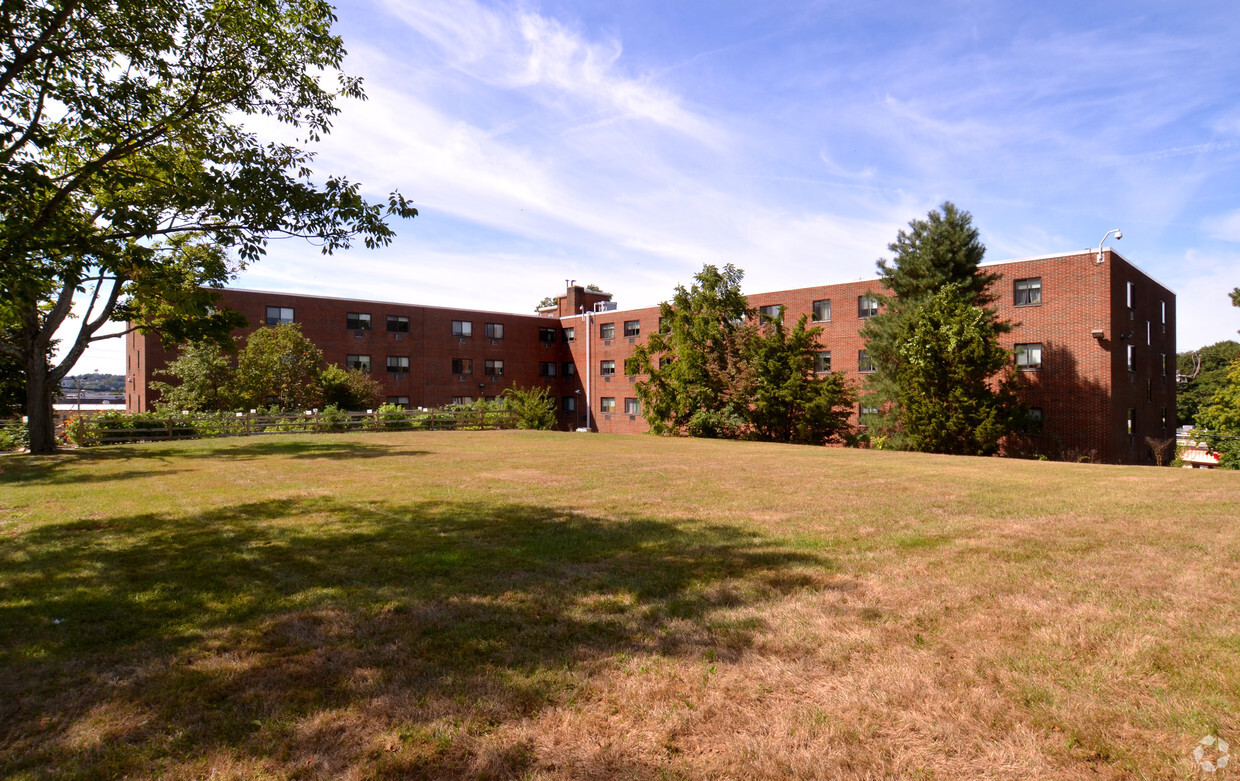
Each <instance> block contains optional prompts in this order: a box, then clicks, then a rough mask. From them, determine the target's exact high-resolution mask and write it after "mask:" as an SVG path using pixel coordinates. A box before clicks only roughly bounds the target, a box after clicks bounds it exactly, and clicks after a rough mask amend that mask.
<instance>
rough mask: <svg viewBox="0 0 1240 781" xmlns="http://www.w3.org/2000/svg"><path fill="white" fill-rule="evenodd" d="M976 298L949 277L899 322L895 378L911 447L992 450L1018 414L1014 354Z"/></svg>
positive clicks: (934, 450) (905, 436)
mask: <svg viewBox="0 0 1240 781" xmlns="http://www.w3.org/2000/svg"><path fill="white" fill-rule="evenodd" d="M973 298H974V296H973V295H972V294H971V293H969V292H968V291H966V290H965V289H964V288H963V287H962V286H960V285H957V284H955V283H948V284H946V285H944V286H943V287H942V289H940V290H939V291H938V292H937V293H935V294H934V295H932V296H930V297H929V298H928V299H926V300H925V301H924V302H922V304H921V306H920V307H919V308H918V309H917V315H916V317H910V318H905V319H904V320H903V321H902V322H901V332H900V333H899V335H898V340H897V341H898V344H899V350H900V361H899V363H898V364H897V366H896V369H895V375H894V377H893V380H894V384H895V386H896V398H895V402H896V406H897V408H898V409H899V418H900V424H901V432H902V444H903V446H904V447H906V448H908V449H909V450H920V451H926V452H931V453H952V454H956V455H972V456H984V455H991V454H993V453H995V452H996V451H997V450H998V449H999V440H1000V439H1001V438H1002V437H1003V436H1005V435H1006V434H1008V433H1010V432H1011V431H1012V430H1013V428H1014V427H1015V424H1016V421H1017V420H1018V412H1019V406H1018V405H1017V402H1016V394H1015V390H1014V388H1013V382H1014V381H1013V374H1012V372H1013V369H1012V359H1011V355H1010V353H1009V352H1008V351H1007V350H1005V349H1003V348H1002V347H1000V346H999V329H998V327H997V324H996V323H995V321H994V318H993V317H992V316H991V315H990V314H989V313H988V312H987V311H986V310H985V309H984V308H982V307H980V306H978V305H976V304H975V303H973Z"/></svg>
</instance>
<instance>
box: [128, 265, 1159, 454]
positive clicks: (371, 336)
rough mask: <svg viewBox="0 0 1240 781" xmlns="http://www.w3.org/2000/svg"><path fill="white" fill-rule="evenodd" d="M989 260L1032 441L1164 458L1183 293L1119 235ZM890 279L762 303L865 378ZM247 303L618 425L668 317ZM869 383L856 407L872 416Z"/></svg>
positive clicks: (341, 356) (417, 373)
mask: <svg viewBox="0 0 1240 781" xmlns="http://www.w3.org/2000/svg"><path fill="white" fill-rule="evenodd" d="M1101 257H1102V262H1100V263H1099V262H1097V255H1096V254H1095V252H1093V251H1084V252H1078V253H1072V254H1064V255H1048V256H1044V257H1036V258H1027V259H1022V260H1013V261H1003V262H999V263H989V264H986V268H987V270H988V271H991V272H994V273H997V274H999V275H1000V276H999V279H998V280H997V281H996V282H995V283H994V288H993V290H994V293H995V294H996V296H997V300H996V303H995V306H996V307H997V309H998V312H999V316H1000V317H1001V318H1003V319H1005V320H1008V321H1010V322H1011V323H1013V325H1014V328H1013V329H1012V331H1011V332H1009V333H1008V334H1005V335H1004V336H1003V345H1004V347H1006V348H1008V349H1010V350H1012V352H1013V356H1014V358H1013V360H1014V361H1015V362H1016V365H1017V367H1018V369H1019V374H1020V379H1021V386H1022V390H1021V393H1022V398H1023V400H1024V401H1025V403H1027V404H1028V405H1029V406H1030V407H1031V408H1032V409H1033V410H1034V414H1035V415H1040V416H1041V419H1042V433H1041V434H1040V435H1037V437H1036V439H1037V440H1040V441H1035V442H1034V446H1035V447H1036V448H1037V449H1038V450H1040V451H1043V452H1048V453H1058V454H1074V453H1076V454H1081V455H1090V456H1091V457H1092V458H1094V459H1095V460H1099V461H1104V462H1116V463H1146V462H1148V461H1150V450H1149V447H1148V445H1147V444H1146V442H1145V439H1146V438H1147V437H1155V438H1158V439H1165V438H1169V437H1171V436H1173V434H1174V432H1175V427H1176V419H1175V418H1176V415H1175V399H1176V380H1175V294H1174V293H1172V292H1171V291H1170V290H1168V289H1167V288H1166V287H1164V286H1163V285H1161V284H1160V283H1158V282H1157V281H1155V280H1154V279H1153V278H1152V277H1150V276H1148V275H1147V274H1145V273H1144V272H1142V271H1141V270H1140V269H1138V268H1137V267H1136V266H1134V265H1132V264H1131V263H1129V262H1128V261H1127V260H1125V259H1124V258H1123V257H1122V256H1120V255H1119V254H1118V253H1117V252H1115V251H1114V250H1111V249H1105V250H1103V253H1102V256H1101ZM880 290H881V286H880V283H879V281H878V280H877V279H872V280H866V281H861V282H848V283H843V284H836V285H822V286H817V287H806V288H798V289H795V290H782V291H776V292H770V293H758V294H754V295H751V296H749V303H750V305H751V306H753V307H755V308H764V307H769V308H770V309H768V310H767V311H769V312H775V311H778V308H779V306H781V305H782V306H783V307H784V308H785V318H786V319H787V320H788V321H789V322H795V321H796V319H797V318H799V317H800V316H801V315H803V314H807V315H810V317H811V318H812V319H813V320H814V321H815V324H816V325H819V326H821V327H822V335H821V337H820V343H821V345H822V353H821V354H820V356H819V368H820V369H821V370H822V371H843V372H845V373H846V374H847V375H848V376H849V378H851V379H852V380H854V381H856V382H857V383H858V384H860V383H861V381H862V380H863V379H864V375H865V374H866V373H867V372H868V371H870V366H869V362H868V358H867V356H866V353H865V343H864V341H863V340H862V339H861V337H860V335H859V331H860V329H861V326H862V325H863V322H864V320H865V318H867V317H870V316H872V315H873V314H876V313H877V309H876V307H875V305H874V301H873V300H872V299H871V298H870V294H872V293H874V292H878V291H880ZM221 303H222V304H223V305H224V306H227V307H230V308H232V309H236V310H237V311H239V312H241V313H242V314H244V315H245V316H246V318H247V320H248V321H249V323H250V326H249V327H248V328H246V329H242V330H240V331H238V332H237V333H238V335H239V336H245V335H247V334H249V333H250V332H252V331H253V330H254V329H256V328H259V327H262V326H264V325H276V324H279V323H282V322H296V323H299V324H301V327H302V331H303V333H305V335H306V336H307V337H308V338H309V339H310V340H312V341H313V342H314V343H315V344H317V345H318V346H319V347H320V348H321V349H322V350H323V354H324V357H325V358H326V359H327V361H329V362H332V363H336V364H339V365H342V366H356V367H360V368H363V369H364V370H367V371H370V372H371V373H372V374H373V375H374V376H375V377H376V378H378V379H379V380H380V381H381V382H382V384H383V387H384V389H385V392H386V394H387V399H388V401H390V402H394V403H398V404H404V405H408V406H415V407H417V406H424V407H435V406H441V405H446V404H452V403H469V402H472V401H473V400H474V399H477V398H493V397H495V396H498V395H499V394H500V393H501V392H502V391H503V390H504V389H505V388H509V387H512V386H519V387H528V386H533V385H545V386H547V387H548V389H549V390H550V392H551V395H552V396H554V397H555V398H556V399H557V407H558V410H559V412H558V414H559V422H560V427H561V428H565V429H571V428H576V427H581V426H584V425H586V424H587V418H588V420H589V426H590V428H591V429H593V430H595V431H600V432H608V433H638V432H641V431H645V430H646V428H647V427H646V423H645V421H644V419H643V418H642V415H641V410H640V406H639V404H638V400H637V391H636V386H635V383H636V381H638V380H639V379H640V377H635V376H632V375H629V374H627V373H626V368H627V367H626V359H627V358H628V357H629V356H630V355H632V352H633V349H634V346H635V345H637V344H640V343H641V342H642V341H643V340H644V338H645V337H646V336H648V335H649V334H650V333H652V332H653V331H654V330H655V329H657V328H658V323H659V308H658V307H657V306H654V307H645V308H642V309H628V310H622V309H618V308H616V305H615V304H614V303H613V302H612V301H611V295H610V294H608V293H600V292H595V291H589V290H585V289H584V288H582V287H579V286H575V285H570V286H569V287H568V289H567V291H566V292H565V294H564V295H562V296H560V297H559V298H558V300H557V304H556V306H554V307H549V308H547V309H544V310H542V311H541V312H540V313H539V314H537V315H524V314H510V313H499V312H485V311H475V310H467V309H447V308H443V307H435V306H416V305H411V304H397V303H384V302H376V301H354V300H346V299H338V298H325V297H319V296H306V295H294V294H288V293H275V292H261V291H248V290H225V291H223V300H222V302H221ZM126 346H127V349H126V374H127V379H128V382H127V385H126V405H127V408H128V409H129V410H130V411H134V412H137V411H143V410H148V409H150V408H151V407H152V405H153V403H154V401H155V400H156V399H155V398H154V396H153V394H152V391H151V389H150V383H151V381H152V379H157V378H156V377H154V376H153V374H154V372H156V371H158V370H159V369H162V368H163V367H165V366H166V365H167V363H168V361H169V359H170V356H169V354H168V353H167V352H165V350H164V349H163V347H162V346H161V344H160V342H159V339H158V337H153V336H146V335H143V334H139V333H133V334H130V335H129V336H128V337H127V344H126ZM865 405H866V402H865V399H864V396H863V397H862V401H861V404H860V405H859V409H858V410H857V412H856V413H855V414H856V415H857V416H859V417H863V415H864V412H865V411H866V406H865Z"/></svg>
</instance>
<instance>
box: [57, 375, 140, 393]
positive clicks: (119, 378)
mask: <svg viewBox="0 0 1240 781" xmlns="http://www.w3.org/2000/svg"><path fill="white" fill-rule="evenodd" d="M79 381H80V382H81V384H82V385H81V387H82V390H88V391H110V392H112V393H124V392H125V375H123V374H79V375H76V376H73V377H65V379H64V381H63V382H62V383H61V384H60V388H61V390H62V391H63V392H64V393H65V395H69V394H70V393H73V392H74V391H76V390H77V388H78V382H79Z"/></svg>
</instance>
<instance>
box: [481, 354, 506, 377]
mask: <svg viewBox="0 0 1240 781" xmlns="http://www.w3.org/2000/svg"><path fill="white" fill-rule="evenodd" d="M482 373H483V374H484V375H486V376H487V377H503V376H504V362H503V361H501V360H497V359H495V358H487V359H486V360H485V361H483V362H482Z"/></svg>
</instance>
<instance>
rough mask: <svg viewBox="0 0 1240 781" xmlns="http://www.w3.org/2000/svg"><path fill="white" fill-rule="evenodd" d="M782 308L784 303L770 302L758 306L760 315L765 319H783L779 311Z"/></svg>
mask: <svg viewBox="0 0 1240 781" xmlns="http://www.w3.org/2000/svg"><path fill="white" fill-rule="evenodd" d="M782 308H783V305H782V304H769V305H767V306H760V307H758V316H759V317H761V318H762V319H763V320H781V319H782V317H781V315H780V313H779V312H780V310H781V309H782Z"/></svg>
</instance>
